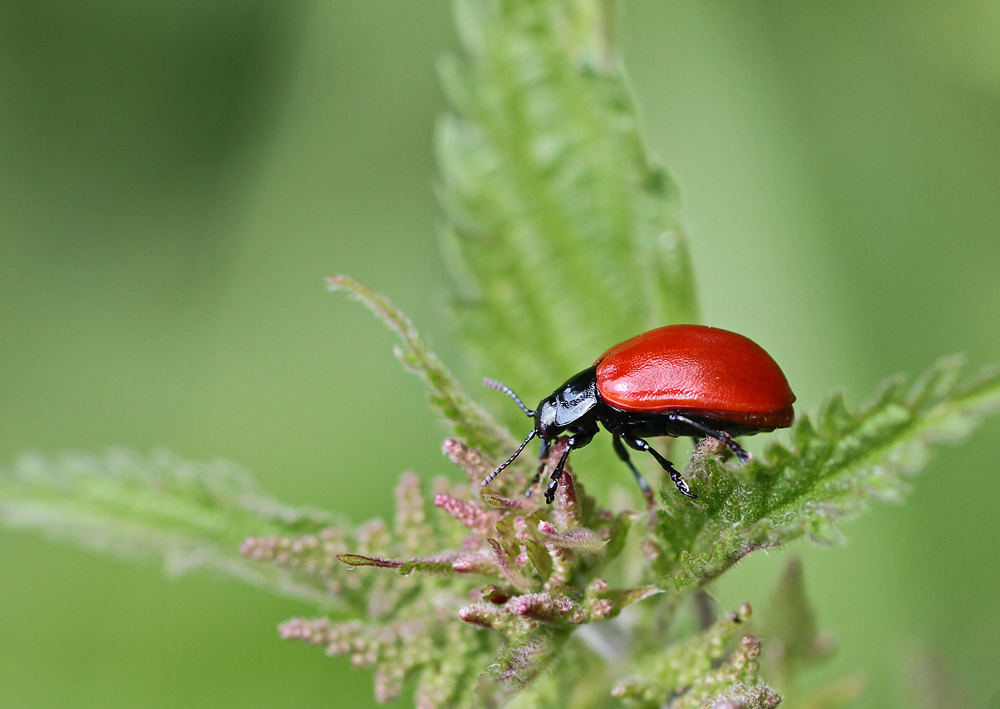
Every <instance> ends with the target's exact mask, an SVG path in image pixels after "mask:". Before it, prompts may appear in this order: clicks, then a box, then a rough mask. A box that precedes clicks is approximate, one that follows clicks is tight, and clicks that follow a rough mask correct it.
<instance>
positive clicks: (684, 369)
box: [594, 325, 795, 428]
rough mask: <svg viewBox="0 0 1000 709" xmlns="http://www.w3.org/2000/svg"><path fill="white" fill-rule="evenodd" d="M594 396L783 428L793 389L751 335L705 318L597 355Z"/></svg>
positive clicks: (621, 405)
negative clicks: (703, 322)
mask: <svg viewBox="0 0 1000 709" xmlns="http://www.w3.org/2000/svg"><path fill="white" fill-rule="evenodd" d="M594 364H595V366H596V367H597V372H596V373H597V389H598V391H599V392H600V394H601V397H602V398H603V399H604V400H605V401H606V402H607V403H609V404H611V405H612V406H614V407H615V408H618V409H622V410H624V411H646V412H655V411H666V410H672V411H687V412H690V413H696V414H698V415H701V416H706V417H708V418H713V419H718V420H723V421H731V422H733V423H740V424H745V425H750V426H758V427H760V428H784V427H786V426H789V425H790V424H791V422H792V419H793V418H794V415H795V413H794V410H793V408H792V404H793V403H794V402H795V394H793V393H792V389H791V387H789V386H788V380H787V379H785V375H784V373H783V372H782V371H781V368H780V367H778V364H777V362H775V361H774V360H773V359H772V358H771V355H769V354H768V353H767V352H765V351H764V349H763V348H762V347H761V346H760V345H758V344H757V343H756V342H754V341H753V340H750V339H748V338H746V337H744V336H743V335H739V334H737V333H735V332H729V331H728V330H722V329H719V328H715V327H706V326H704V325H668V326H667V327H660V328H657V329H655V330H650V331H649V332H644V333H642V334H641V335H636V336H635V337H633V338H631V339H628V340H625V342H622V343H620V344H617V345H615V346H614V347H612V348H611V349H609V350H608V351H607V352H605V353H604V354H603V355H601V356H600V357H599V358H598V359H597V361H596V362H594Z"/></svg>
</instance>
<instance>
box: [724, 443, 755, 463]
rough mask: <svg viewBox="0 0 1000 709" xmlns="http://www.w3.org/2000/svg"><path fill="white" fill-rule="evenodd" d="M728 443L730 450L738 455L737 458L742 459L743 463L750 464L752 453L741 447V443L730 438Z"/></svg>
mask: <svg viewBox="0 0 1000 709" xmlns="http://www.w3.org/2000/svg"><path fill="white" fill-rule="evenodd" d="M727 443H728V444H729V449H730V450H731V451H732V452H733V453H735V454H736V457H737V458H739V459H740V462H741V463H746V462H749V460H750V452H749V451H748V450H747V449H746V448H744V447H743V446H741V445H740V444H739V443H737V442H736V441H734V440H733V439H732V438H730V439H729V440H728V441H727Z"/></svg>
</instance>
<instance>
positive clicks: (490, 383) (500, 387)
mask: <svg viewBox="0 0 1000 709" xmlns="http://www.w3.org/2000/svg"><path fill="white" fill-rule="evenodd" d="M483 386H484V387H489V388H490V389H496V390H497V391H502V392H503V393H504V394H506V395H507V396H509V397H510V398H511V399H513V400H514V403H515V404H517V405H518V406H520V407H521V411H523V412H524V413H525V415H527V416H534V415H535V412H534V411H532V410H531V409H529V408H528V407H527V406H525V405H524V402H523V401H521V397H519V396H518V395H517V394H515V393H514V391H513V390H512V389H511V388H510V387H509V386H507V385H506V384H503V383H502V382H498V381H497V380H496V379H489V378H487V379H484V380H483ZM525 443H527V441H525ZM520 452H521V451H518V453H520ZM497 472H499V471H497Z"/></svg>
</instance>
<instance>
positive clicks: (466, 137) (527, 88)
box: [437, 0, 698, 422]
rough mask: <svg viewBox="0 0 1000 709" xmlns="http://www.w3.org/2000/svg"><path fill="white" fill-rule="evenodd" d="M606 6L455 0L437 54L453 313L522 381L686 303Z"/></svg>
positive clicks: (483, 352)
mask: <svg viewBox="0 0 1000 709" xmlns="http://www.w3.org/2000/svg"><path fill="white" fill-rule="evenodd" d="M613 8H614V3H611V2H601V1H599V0H571V1H569V2H564V1H562V0H560V1H557V0H540V1H538V2H494V1H492V0H457V1H456V3H455V13H456V19H457V23H458V28H459V35H460V39H461V41H462V46H463V49H464V54H463V56H462V57H461V58H454V57H451V58H448V59H447V60H446V61H444V62H442V64H441V76H442V82H443V83H444V86H445V90H446V93H447V95H448V97H449V100H450V103H451V106H452V108H453V111H454V113H453V114H452V115H449V116H447V117H446V118H444V119H443V120H442V121H441V122H440V124H439V126H438V131H437V154H438V162H439V164H440V167H441V173H442V186H441V188H440V195H441V200H442V202H443V204H444V207H445V210H446V212H447V214H448V225H447V227H446V229H445V230H444V235H443V243H444V252H445V255H446V258H447V260H448V262H449V265H450V267H451V271H452V273H453V274H454V276H455V280H456V281H457V283H458V284H459V289H460V291H461V295H460V297H459V298H458V299H457V300H456V302H455V304H454V310H455V314H456V316H457V321H458V323H459V325H460V328H461V330H462V333H463V334H464V335H465V338H466V341H467V342H468V343H469V345H470V346H471V347H472V348H473V349H474V351H475V353H476V354H477V355H478V356H479V358H480V360H481V366H482V368H483V373H484V374H489V375H490V376H497V377H501V378H503V379H504V380H505V381H506V382H507V383H508V384H511V385H512V386H514V387H515V388H517V389H523V390H524V391H525V392H526V393H528V392H534V393H537V394H539V395H540V394H547V393H548V392H550V391H551V390H552V388H553V386H554V384H555V383H558V382H560V381H562V380H563V379H565V378H566V377H567V376H569V375H571V374H573V373H574V372H576V371H578V370H579V369H581V368H582V366H586V365H588V364H589V363H590V362H591V361H592V360H593V358H594V357H596V356H597V355H599V354H600V353H601V352H603V351H604V350H605V349H607V348H608V347H609V346H610V345H612V344H614V343H616V342H620V341H621V340H624V339H626V338H628V337H631V336H633V335H635V334H637V333H639V332H642V331H644V330H647V329H650V328H651V327H654V326H659V325H666V324H670V323H676V322H695V321H697V319H698V308H697V305H696V302H695V295H694V287H693V277H692V273H691V267H690V262H689V258H688V252H687V245H686V239H685V236H684V231H683V228H682V227H681V225H680V222H679V220H678V217H677V207H678V199H677V190H676V188H675V186H674V184H673V182H672V181H671V179H670V178H669V176H668V175H667V174H666V172H665V171H664V170H663V169H662V168H661V167H659V166H658V165H656V164H655V162H654V161H653V159H652V158H651V157H650V155H649V152H648V150H647V149H646V146H645V145H644V143H643V141H642V138H641V136H640V132H639V118H638V111H637V109H636V106H635V102H634V100H633V97H632V94H631V91H630V89H629V86H628V82H627V80H626V77H625V73H624V70H623V68H622V66H621V63H620V61H619V59H618V56H617V54H616V53H615V51H614V47H613V43H612V41H611V35H612V28H613V25H614V19H615V18H614V16H613ZM512 416H513V414H512ZM514 420H516V419H514V418H512V419H511V421H512V422H513V421H514Z"/></svg>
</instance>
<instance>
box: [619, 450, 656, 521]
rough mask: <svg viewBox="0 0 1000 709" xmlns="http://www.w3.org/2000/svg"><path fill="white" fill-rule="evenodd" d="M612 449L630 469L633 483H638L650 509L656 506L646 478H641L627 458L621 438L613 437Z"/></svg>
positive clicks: (637, 470)
mask: <svg viewBox="0 0 1000 709" xmlns="http://www.w3.org/2000/svg"><path fill="white" fill-rule="evenodd" d="M614 447H615V453H617V454H618V457H619V458H621V459H622V460H623V461H624V462H625V465H627V466H628V467H629V468H631V470H632V475H634V476H635V481H636V482H637V483H639V487H640V488H641V489H642V494H643V495H645V496H646V503H647V504H648V505H649V506H650V507H653V506H654V505H655V504H656V502H655V500H654V498H653V491H652V490H651V489H650V487H649V483H648V482H646V478H644V477H642V473H640V472H639V469H638V468H636V467H635V464H634V463H633V462H632V459H631V458H630V457H629V454H628V451H627V450H626V449H625V446H624V445H623V444H622V439H621V436H615V437H614Z"/></svg>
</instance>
